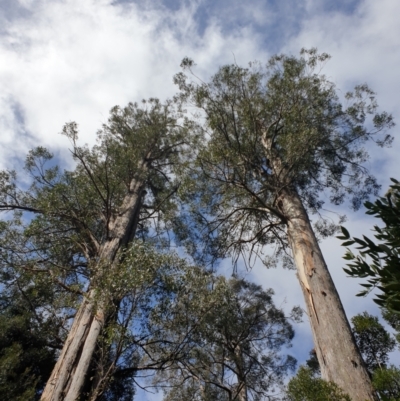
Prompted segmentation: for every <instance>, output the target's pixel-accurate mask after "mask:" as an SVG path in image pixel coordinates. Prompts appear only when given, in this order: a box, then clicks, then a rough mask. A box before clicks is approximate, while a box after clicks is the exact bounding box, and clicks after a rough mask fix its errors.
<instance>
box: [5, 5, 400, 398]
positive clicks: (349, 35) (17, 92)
mask: <svg viewBox="0 0 400 401" xmlns="http://www.w3.org/2000/svg"><path fill="white" fill-rule="evenodd" d="M399 15H400V2H399V1H397V0H380V1H379V2H378V1H376V0H357V1H352V0H336V1H328V0H248V1H247V2H241V1H237V0H230V1H228V0H214V1H212V0H197V1H175V0H165V1H158V0H156V1H149V0H147V1H136V0H135V1H131V0H119V1H111V0H1V11H0V168H14V167H16V166H18V163H19V162H18V160H20V158H21V157H23V155H24V154H25V153H26V152H27V151H28V150H29V149H30V148H31V147H33V146H37V145H39V144H41V145H44V146H47V147H49V148H50V149H52V150H53V151H54V152H55V153H56V154H58V156H59V157H60V158H63V159H64V158H65V160H66V159H67V158H68V157H69V153H68V152H67V151H66V148H67V147H68V143H67V141H66V139H65V138H63V137H61V136H60V135H59V134H58V133H59V132H60V131H61V129H62V126H63V124H64V123H66V122H68V121H76V122H77V123H78V124H79V127H80V132H81V135H80V138H81V140H82V142H87V143H89V144H93V143H94V139H95V133H96V130H97V129H98V128H99V127H100V126H101V124H102V123H103V122H105V121H106V119H107V115H108V110H109V109H110V108H111V107H112V106H114V105H116V104H119V105H124V104H126V103H127V102H129V101H140V100H141V99H142V98H147V97H151V96H155V97H159V98H161V99H165V98H166V97H169V96H172V95H173V94H174V93H175V91H176V88H174V85H173V83H172V77H173V75H174V74H175V73H176V72H179V64H180V62H181V60H182V58H183V57H185V56H189V57H191V58H193V59H194V60H195V61H196V63H197V65H198V67H197V74H198V75H199V76H201V77H203V78H204V79H205V80H206V79H207V78H208V77H210V76H211V75H212V74H213V73H214V72H215V71H216V69H217V68H218V67H219V66H221V65H223V64H226V63H231V62H234V61H235V60H236V62H237V63H238V64H241V65H245V64H246V63H247V62H249V61H252V60H260V61H261V62H265V61H267V60H268V58H269V56H271V55H272V54H274V53H277V52H278V53H279V52H284V53H291V54H298V52H299V50H300V49H301V48H302V47H313V46H316V47H318V49H319V50H320V51H323V52H327V53H329V54H331V56H332V59H331V60H330V61H329V63H328V64H327V65H326V66H325V69H324V72H325V74H326V75H327V76H328V77H329V78H330V79H331V80H332V81H333V82H335V83H336V84H337V87H338V89H339V90H340V93H345V92H346V91H347V90H349V89H351V88H352V87H353V86H354V85H355V84H358V83H364V82H367V83H368V84H369V85H370V86H371V87H372V88H373V89H374V90H375V91H376V92H377V94H378V102H379V104H380V105H381V107H382V109H384V110H386V111H388V112H390V113H392V114H393V115H394V117H395V120H396V121H397V122H399V121H400V102H399V93H400V79H399V65H400V49H399V44H400V43H399V41H400V39H399V38H400V24H399V23H398V16H399ZM398 130H399V128H397V127H395V128H394V130H393V131H392V134H393V135H394V136H395V137H397V136H398V134H397V133H398ZM399 151H400V141H399V140H398V139H395V142H394V145H393V147H392V148H391V149H388V150H387V149H384V150H382V149H380V148H371V160H370V161H369V163H368V166H369V167H370V168H371V169H372V170H373V171H374V173H375V175H376V176H377V177H378V178H379V180H380V181H381V183H382V185H383V190H385V188H387V186H388V184H389V177H390V176H393V177H397V178H400V174H399V172H400V169H399V163H398V161H397V159H398V157H399V156H398V155H399V154H400V153H399ZM343 210H345V211H346V209H345V208H341V209H340V211H341V212H343ZM371 225H372V223H371V219H369V220H368V219H366V218H365V216H364V215H363V212H362V211H360V212H359V213H356V214H351V215H350V214H348V222H347V223H346V226H347V227H349V228H350V229H351V232H352V234H354V235H359V234H361V233H368V231H369V229H370V227H371ZM322 248H323V251H324V254H325V256H326V259H327V262H328V266H329V267H330V270H331V273H332V275H333V278H334V280H335V283H336V285H337V287H338V290H339V293H340V295H341V297H342V300H343V303H344V306H345V309H346V312H347V313H348V315H349V316H350V317H351V316H353V315H354V314H356V313H358V312H361V311H363V310H368V311H370V312H376V311H377V308H376V307H375V306H374V304H373V303H372V301H371V299H370V298H362V299H359V298H356V297H354V294H355V293H356V292H358V290H359V287H358V284H357V283H356V281H355V280H351V279H348V278H346V277H345V274H344V273H343V272H342V269H341V267H343V265H344V264H343V261H342V259H341V256H342V255H343V249H342V248H341V247H340V244H339V241H337V240H336V239H329V240H326V241H324V242H323V243H322ZM224 269H225V270H227V269H229V262H226V264H224ZM248 275H249V278H251V279H253V280H255V281H257V282H258V283H261V284H263V285H264V286H266V287H273V288H275V290H276V297H275V302H276V303H277V304H278V305H280V304H281V303H282V302H284V300H285V299H286V304H285V305H286V307H287V309H290V307H291V306H292V305H294V304H303V301H302V295H301V291H300V287H299V285H298V283H297V280H296V277H295V275H294V273H293V272H287V271H282V270H268V271H267V270H266V269H265V268H262V267H261V266H257V267H256V268H255V269H254V270H253V272H251V273H248ZM305 320H306V319H305ZM296 331H297V337H296V338H297V340H296V342H295V347H294V349H293V350H292V352H294V353H295V354H296V355H298V356H299V359H300V360H301V359H304V358H305V357H307V354H308V351H309V349H310V348H311V347H312V341H311V337H310V331H309V328H308V325H307V322H305V323H304V324H302V325H300V326H298V327H297V328H296ZM150 399H152V398H151V397H149V400H150Z"/></svg>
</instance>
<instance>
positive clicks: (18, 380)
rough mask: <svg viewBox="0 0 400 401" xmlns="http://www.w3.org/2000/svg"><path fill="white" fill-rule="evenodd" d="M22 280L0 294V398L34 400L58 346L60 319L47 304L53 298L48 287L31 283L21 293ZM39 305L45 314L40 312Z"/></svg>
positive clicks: (42, 386) (60, 334) (60, 335)
mask: <svg viewBox="0 0 400 401" xmlns="http://www.w3.org/2000/svg"><path fill="white" fill-rule="evenodd" d="M2 278H4V277H2ZM1 281H2V285H4V281H3V280H1ZM22 281H23V280H18V283H14V284H16V285H11V286H9V287H8V288H7V289H4V288H3V290H2V292H1V294H0V399H2V400H15V401H28V400H38V399H39V398H40V393H41V391H43V388H44V385H45V384H46V381H47V379H48V377H49V376H50V373H51V370H52V368H53V366H54V364H55V361H56V352H57V351H58V350H59V349H60V348H61V347H62V340H63V334H64V333H63V331H62V328H63V327H62V326H63V325H62V319H61V318H60V317H57V316H54V315H53V314H52V313H51V312H53V311H54V310H55V308H48V306H49V303H50V302H51V301H54V293H53V291H52V287H50V288H44V287H43V286H42V287H40V286H35V287H34V288H33V286H31V287H30V288H26V289H25V291H24V292H23V293H22V292H21V291H19V289H18V286H23V282H22ZM43 309H45V310H46V311H47V313H48V316H43V314H42V313H41V310H43Z"/></svg>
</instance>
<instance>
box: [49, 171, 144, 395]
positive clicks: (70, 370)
mask: <svg viewBox="0 0 400 401" xmlns="http://www.w3.org/2000/svg"><path fill="white" fill-rule="evenodd" d="M141 167H142V171H145V170H147V166H146V165H142V166H141ZM143 187H144V185H143V181H142V180H137V179H133V180H132V181H131V184H130V188H129V192H128V194H127V195H126V196H125V198H124V200H123V202H122V205H121V207H120V208H119V213H118V215H117V216H116V218H115V220H114V222H113V224H112V226H111V227H110V228H111V229H110V232H111V237H110V238H109V239H108V240H107V241H105V242H104V243H103V244H102V246H101V247H100V250H99V258H98V266H99V277H101V271H102V269H103V268H104V267H106V268H110V269H112V267H113V264H114V262H115V260H116V257H117V253H118V251H119V249H120V248H121V247H123V246H125V245H127V244H128V243H129V241H130V240H131V239H132V238H133V237H134V235H135V232H136V228H137V222H138V215H139V212H140V207H141V205H142V198H143V196H144V194H145V191H144V188H143ZM91 287H92V288H91V289H90V291H89V292H88V294H87V297H86V298H85V299H84V301H83V302H82V304H81V306H80V308H79V310H78V312H77V314H76V316H75V319H74V322H73V324H72V327H71V330H70V332H69V334H68V337H67V340H66V342H65V344H64V347H63V350H62V352H61V354H60V357H59V359H58V361H57V363H56V365H55V367H54V369H53V372H52V374H51V376H50V379H49V380H48V382H47V384H46V387H45V389H44V391H43V394H42V397H41V400H42V401H61V400H63V401H77V400H79V398H80V395H81V391H82V388H83V386H84V384H85V381H86V380H87V373H88V370H89V367H90V363H91V362H92V359H93V355H94V351H95V349H96V343H97V339H98V337H99V335H100V333H101V331H102V328H103V326H104V322H105V319H106V316H107V306H108V305H107V302H108V301H109V300H105V299H103V298H102V297H101V289H97V288H96V278H95V279H94V280H92V284H91Z"/></svg>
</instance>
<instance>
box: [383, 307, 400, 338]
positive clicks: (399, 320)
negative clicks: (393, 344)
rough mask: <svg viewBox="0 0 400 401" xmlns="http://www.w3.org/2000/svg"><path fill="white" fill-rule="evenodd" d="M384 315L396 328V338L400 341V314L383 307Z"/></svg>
mask: <svg viewBox="0 0 400 401" xmlns="http://www.w3.org/2000/svg"><path fill="white" fill-rule="evenodd" d="M382 317H383V318H384V319H385V321H386V322H387V323H389V325H390V326H391V327H392V328H393V329H394V330H395V332H396V333H395V335H394V336H395V338H396V340H397V342H398V343H400V314H399V313H397V312H394V311H392V310H389V309H382Z"/></svg>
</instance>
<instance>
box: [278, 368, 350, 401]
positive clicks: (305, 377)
mask: <svg viewBox="0 0 400 401" xmlns="http://www.w3.org/2000/svg"><path fill="white" fill-rule="evenodd" d="M286 396H287V398H286V400H287V401H351V399H350V397H349V396H348V395H346V394H344V393H343V391H342V390H341V389H340V388H339V387H338V386H337V385H336V384H335V383H332V382H327V381H325V380H323V379H321V378H320V377H316V376H315V375H314V373H313V371H312V370H311V369H310V368H306V367H304V366H301V367H300V368H299V370H298V372H297V374H296V376H295V377H293V378H292V379H291V380H290V381H289V384H288V387H287V393H286Z"/></svg>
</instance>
